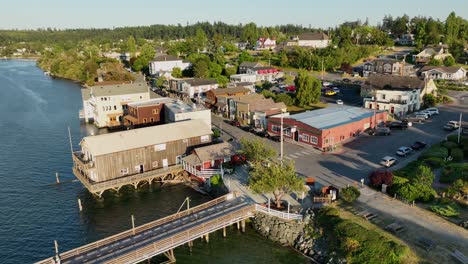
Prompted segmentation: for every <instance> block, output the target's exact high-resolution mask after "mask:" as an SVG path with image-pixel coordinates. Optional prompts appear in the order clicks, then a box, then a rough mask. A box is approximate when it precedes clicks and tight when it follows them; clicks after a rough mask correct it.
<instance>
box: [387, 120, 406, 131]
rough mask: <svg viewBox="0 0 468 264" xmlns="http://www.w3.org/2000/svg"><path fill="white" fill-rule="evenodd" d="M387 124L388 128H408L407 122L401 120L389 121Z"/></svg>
mask: <svg viewBox="0 0 468 264" xmlns="http://www.w3.org/2000/svg"><path fill="white" fill-rule="evenodd" d="M387 126H388V128H390V129H402V130H403V129H408V124H407V123H403V122H391V123H390V124H388V125H387Z"/></svg>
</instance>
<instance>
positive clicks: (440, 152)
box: [420, 144, 448, 159]
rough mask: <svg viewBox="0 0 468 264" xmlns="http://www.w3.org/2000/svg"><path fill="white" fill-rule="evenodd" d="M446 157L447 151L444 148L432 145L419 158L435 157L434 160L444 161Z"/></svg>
mask: <svg viewBox="0 0 468 264" xmlns="http://www.w3.org/2000/svg"><path fill="white" fill-rule="evenodd" d="M447 156H448V149H446V148H444V147H443V146H441V145H440V144H436V145H433V146H432V147H430V148H429V149H427V150H426V151H424V152H423V153H422V154H421V156H420V158H422V159H426V158H430V157H436V158H441V159H444V158H446V157H447Z"/></svg>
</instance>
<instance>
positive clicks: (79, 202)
mask: <svg viewBox="0 0 468 264" xmlns="http://www.w3.org/2000/svg"><path fill="white" fill-rule="evenodd" d="M78 208H79V209H80V212H82V211H83V206H82V205H81V199H80V198H78Z"/></svg>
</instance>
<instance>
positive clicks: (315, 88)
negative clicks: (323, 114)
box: [294, 70, 321, 106]
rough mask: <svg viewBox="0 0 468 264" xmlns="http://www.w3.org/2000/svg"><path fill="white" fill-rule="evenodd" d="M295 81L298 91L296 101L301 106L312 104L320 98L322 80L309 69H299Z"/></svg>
mask: <svg viewBox="0 0 468 264" xmlns="http://www.w3.org/2000/svg"><path fill="white" fill-rule="evenodd" d="M294 83H295V85H296V91H297V94H296V102H297V104H298V105H299V106H306V105H310V104H313V103H317V102H318V101H319V100H320V92H321V91H320V89H321V84H320V81H319V80H318V79H317V78H315V77H313V76H312V75H310V74H309V73H308V72H307V71H304V70H301V71H299V74H298V76H297V77H296V80H295V81H294Z"/></svg>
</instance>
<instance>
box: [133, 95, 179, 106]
mask: <svg viewBox="0 0 468 264" xmlns="http://www.w3.org/2000/svg"><path fill="white" fill-rule="evenodd" d="M175 101H176V100H175V99H172V98H168V97H160V98H154V99H150V100H147V101H143V102H134V103H129V104H128V106H131V107H143V106H151V105H159V104H166V103H171V102H175Z"/></svg>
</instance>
